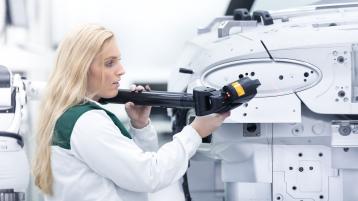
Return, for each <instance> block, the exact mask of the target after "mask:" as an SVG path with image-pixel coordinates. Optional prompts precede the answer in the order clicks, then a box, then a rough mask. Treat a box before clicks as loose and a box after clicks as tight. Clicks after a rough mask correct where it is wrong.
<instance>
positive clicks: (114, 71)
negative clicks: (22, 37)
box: [33, 25, 229, 201]
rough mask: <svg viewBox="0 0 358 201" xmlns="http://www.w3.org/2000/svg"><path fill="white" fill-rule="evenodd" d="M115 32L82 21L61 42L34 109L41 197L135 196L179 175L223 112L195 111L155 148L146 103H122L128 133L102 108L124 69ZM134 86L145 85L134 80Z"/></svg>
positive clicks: (109, 200) (71, 200)
mask: <svg viewBox="0 0 358 201" xmlns="http://www.w3.org/2000/svg"><path fill="white" fill-rule="evenodd" d="M120 59H121V53H120V51H119V49H118V47H117V44H116V40H115V37H114V35H113V33H112V32H111V31H110V30H108V29H106V28H104V27H101V26H98V25H86V26H83V27H81V28H79V29H77V30H76V31H74V32H72V33H70V34H69V35H68V36H67V37H66V38H65V39H64V40H63V41H62V43H61V45H60V47H59V49H58V54H57V59H56V66H55V69H54V71H53V73H52V75H51V77H50V79H49V82H48V85H47V90H46V94H45V97H44V100H43V108H42V110H41V113H40V115H39V121H38V122H39V125H38V135H37V151H36V158H35V161H34V167H33V174H34V177H35V184H36V185H37V186H38V187H39V188H40V190H41V191H42V192H43V193H44V195H45V199H46V200H53V201H82V200H86V201H120V200H123V201H127V200H128V201H129V200H130V201H135V200H141V201H142V200H143V201H145V200H147V199H148V198H147V193H148V192H155V191H157V190H160V189H162V188H164V187H166V186H168V185H170V184H171V183H173V182H175V181H177V180H178V179H180V178H181V177H182V176H183V174H184V173H185V171H186V168H187V166H188V160H189V159H190V157H192V156H193V154H194V153H195V151H196V149H197V148H198V146H199V144H200V143H201V138H203V137H206V136H207V135H209V134H210V133H212V132H213V131H214V130H215V129H216V128H218V127H219V126H220V125H221V124H222V122H223V120H224V119H225V118H226V117H227V116H228V115H229V113H224V114H215V115H210V116H205V117H197V118H195V120H194V121H193V122H192V123H191V125H188V126H186V127H185V128H184V129H183V130H182V131H181V132H180V133H178V134H176V135H175V136H174V137H173V141H171V142H169V143H167V144H165V145H163V146H162V147H160V148H158V142H157V135H156V132H155V130H154V128H153V127H152V125H151V123H150V120H149V113H150V109H151V108H150V107H148V106H136V105H134V104H133V103H127V104H126V111H127V113H128V116H129V118H130V122H131V125H130V128H129V130H128V131H127V130H126V128H125V127H124V126H123V125H122V124H121V122H120V121H119V120H118V118H117V117H116V116H115V115H113V114H112V113H111V112H110V111H108V110H105V109H103V108H102V106H101V104H99V103H98V102H97V101H98V100H99V99H100V98H110V97H114V96H116V95H117V93H118V87H119V81H120V79H121V77H122V76H123V75H124V74H125V71H124V68H123V66H122V64H121V63H120ZM133 90H136V91H142V90H145V89H144V88H143V87H142V86H136V87H135V88H134V89H133Z"/></svg>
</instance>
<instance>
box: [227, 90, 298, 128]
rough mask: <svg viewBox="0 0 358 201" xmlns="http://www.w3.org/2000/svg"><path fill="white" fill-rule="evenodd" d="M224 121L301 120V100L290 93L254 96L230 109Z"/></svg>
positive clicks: (271, 121) (284, 121)
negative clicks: (275, 95)
mask: <svg viewBox="0 0 358 201" xmlns="http://www.w3.org/2000/svg"><path fill="white" fill-rule="evenodd" d="M225 122H226V123H293V122H301V101H300V100H299V99H298V98H297V96H296V95H294V94H290V95H285V96H277V97H266V98H254V99H252V100H251V101H250V102H249V103H247V104H244V105H241V106H240V107H238V108H236V109H234V110H232V111H231V115H230V117H229V118H227V119H226V120H225Z"/></svg>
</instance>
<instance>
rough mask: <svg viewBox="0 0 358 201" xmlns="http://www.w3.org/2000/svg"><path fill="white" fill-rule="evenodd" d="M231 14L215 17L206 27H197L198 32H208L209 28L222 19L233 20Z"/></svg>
mask: <svg viewBox="0 0 358 201" xmlns="http://www.w3.org/2000/svg"><path fill="white" fill-rule="evenodd" d="M233 19H234V18H233V16H223V17H217V18H215V19H214V20H213V21H211V22H210V23H209V24H208V25H207V26H206V27H203V28H199V29H198V32H197V33H198V34H204V33H208V32H210V31H211V29H212V28H213V26H214V25H215V24H216V23H220V22H222V21H227V20H233Z"/></svg>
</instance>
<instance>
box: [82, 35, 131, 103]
mask: <svg viewBox="0 0 358 201" xmlns="http://www.w3.org/2000/svg"><path fill="white" fill-rule="evenodd" d="M120 59H121V55H120V52H119V49H118V47H117V44H116V41H115V40H114V39H111V40H109V41H107V42H106V43H105V44H104V45H103V49H102V51H101V52H99V53H98V54H97V55H96V56H95V58H94V60H93V62H92V64H91V66H90V69H89V73H88V83H87V86H88V89H87V92H88V94H89V95H94V97H93V98H92V99H93V100H96V101H98V100H99V99H100V98H112V97H114V96H116V95H117V93H118V87H119V81H120V80H121V76H122V75H123V74H124V73H125V71H124V68H123V66H122V64H121V63H120ZM102 74H103V75H102ZM102 76H103V77H102Z"/></svg>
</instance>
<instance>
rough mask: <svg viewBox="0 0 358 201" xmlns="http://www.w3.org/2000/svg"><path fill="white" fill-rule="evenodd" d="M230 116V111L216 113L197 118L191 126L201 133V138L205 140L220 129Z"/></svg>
mask: <svg viewBox="0 0 358 201" xmlns="http://www.w3.org/2000/svg"><path fill="white" fill-rule="evenodd" d="M228 116H230V111H229V112H225V113H221V114H217V113H214V114H210V115H206V116H197V117H195V119H194V121H193V122H192V123H191V124H190V125H191V126H192V127H193V128H194V129H195V130H196V132H198V133H199V135H200V136H201V138H204V137H207V136H208V135H210V134H211V133H212V132H213V131H214V130H216V129H217V128H219V127H220V126H221V124H222V123H223V121H224V120H225V119H226V118H227V117H228Z"/></svg>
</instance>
